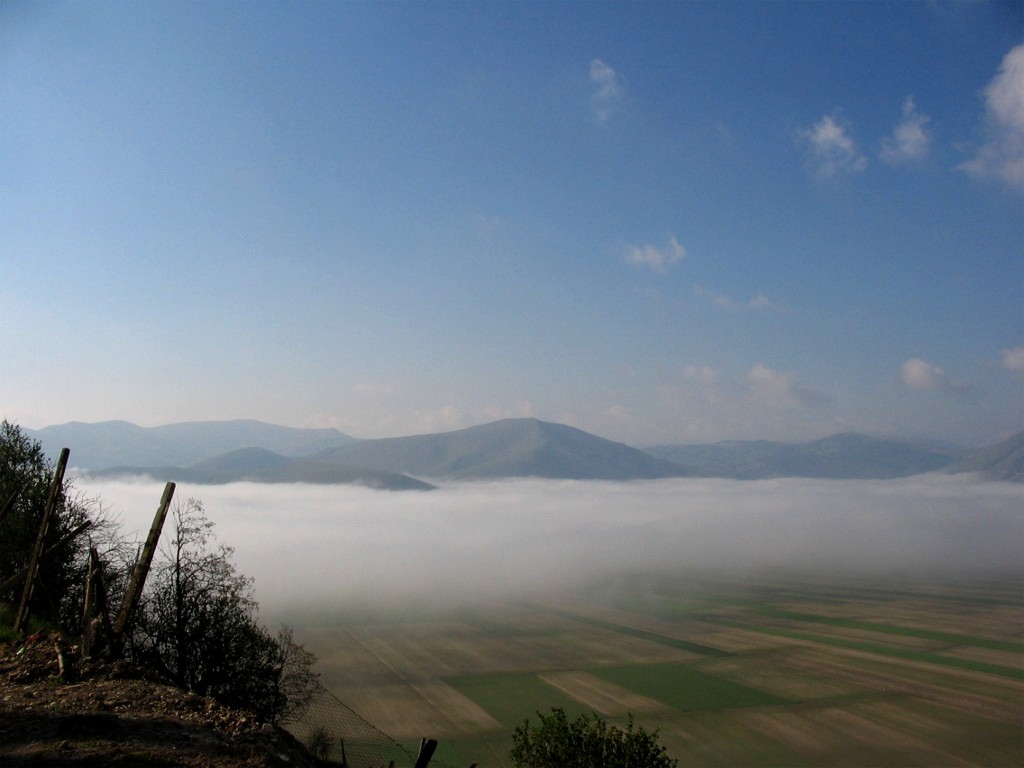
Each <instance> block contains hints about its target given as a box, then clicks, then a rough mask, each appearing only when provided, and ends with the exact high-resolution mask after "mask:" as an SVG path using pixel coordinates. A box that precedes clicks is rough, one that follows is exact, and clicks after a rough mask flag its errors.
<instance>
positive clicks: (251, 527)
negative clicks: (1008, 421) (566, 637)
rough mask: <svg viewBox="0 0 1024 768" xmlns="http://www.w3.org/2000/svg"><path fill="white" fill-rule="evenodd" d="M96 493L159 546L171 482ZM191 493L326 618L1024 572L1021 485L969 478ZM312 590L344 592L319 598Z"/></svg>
mask: <svg viewBox="0 0 1024 768" xmlns="http://www.w3.org/2000/svg"><path fill="white" fill-rule="evenodd" d="M80 488H81V490H83V491H84V492H85V493H86V494H89V495H98V496H99V497H101V498H102V499H103V502H104V506H105V508H106V509H107V511H108V514H110V515H113V516H114V517H115V518H116V519H118V520H120V522H121V523H122V524H123V528H122V533H123V534H124V535H126V536H128V538H129V539H132V538H134V539H135V540H136V541H143V540H144V539H145V536H146V532H147V531H148V529H149V526H150V524H151V522H152V519H153V514H154V512H155V510H156V508H157V506H158V503H159V500H160V498H161V496H162V493H163V484H162V483H155V482H152V481H148V480H146V481H144V480H141V479H135V480H131V481H125V480H105V481H101V480H96V479H90V478H84V479H82V481H81V484H80ZM197 491H198V492H199V493H197ZM190 498H199V499H201V501H200V502H199V503H200V504H201V505H202V507H203V510H204V514H205V515H206V516H207V517H208V519H210V520H211V521H213V522H214V526H215V527H214V530H213V533H214V535H215V537H216V541H217V543H221V544H226V545H229V546H231V547H233V548H234V555H233V557H232V562H233V563H234V564H235V566H236V568H237V570H238V572H239V573H241V574H244V575H246V576H248V577H251V578H252V579H253V580H254V589H255V595H256V599H257V600H258V601H259V603H260V613H261V616H262V617H263V618H265V619H268V618H273V617H274V616H277V617H278V618H281V612H282V611H285V610H288V611H290V612H293V613H296V612H297V613H305V614H307V616H308V614H309V613H311V612H312V613H315V614H317V615H319V616H321V617H325V616H330V615H331V612H332V611H341V612H346V611H351V610H352V609H372V610H382V609H384V610H389V609H393V608H409V607H413V606H415V607H417V608H419V609H424V608H427V609H432V608H451V607H460V606H463V605H472V604H475V603H478V602H481V601H483V602H491V601H493V600H500V599H502V598H509V597H512V596H515V597H517V598H523V597H524V596H529V595H530V594H531V593H534V592H536V591H543V592H550V591H551V590H552V589H573V588H577V587H585V586H589V585H591V584H593V583H595V582H597V581H601V580H604V579H616V578H621V576H622V575H623V574H626V575H630V574H641V573H642V574H649V573H657V572H659V571H661V572H665V573H672V574H674V575H678V574H679V573H680V571H681V570H683V571H686V572H688V573H703V574H709V573H711V574H714V573H717V574H719V575H721V576H725V577H733V578H736V577H739V578H743V577H746V576H749V575H756V574H758V573H761V574H764V573H766V572H769V571H770V572H775V573H785V574H788V575H794V574H801V573H802V574H811V575H816V576H817V577H821V576H822V575H823V574H827V575H828V576H829V577H830V578H835V577H849V576H854V577H864V576H870V577H872V578H876V579H886V578H892V577H900V578H904V579H906V578H913V579H922V578H926V579H929V580H931V581H933V582H934V580H935V579H939V580H940V581H941V580H942V579H954V580H956V579H963V578H978V577H986V578H990V577H997V576H998V577H1001V578H1007V577H1012V578H1014V579H1017V580H1019V578H1020V573H1021V569H1022V560H1021V556H1020V552H1021V546H1020V542H1021V540H1022V539H1024V517H1022V516H1021V514H1020V488H1019V487H1017V486H1016V484H1014V483H984V482H978V481H977V479H976V478H974V477H972V476H969V475H929V476H919V477H910V478H902V479H898V480H855V481H849V480H806V479H798V478H789V479H777V480H753V481H742V480H722V479H714V478H711V479H708V478H702V479H671V480H652V481H646V482H642V483H615V482H603V481H586V482H579V481H571V480H539V479H526V480H502V481H496V482H485V483H456V484H451V485H445V486H442V487H441V488H440V489H438V490H435V491H431V492H429V493H423V492H418V491H405V492H386V491H375V490H372V489H369V488H360V487H356V486H328V485H319V486H318V485H269V486H268V485H261V484H253V483H231V484H229V485H220V486H202V487H197V486H188V485H179V486H178V487H177V489H176V491H175V494H174V500H173V503H172V509H181V508H185V507H187V506H188V504H189V499H190ZM823 498H827V499H828V500H829V502H828V504H824V505H823V504H822V499H823ZM965 509H970V514H969V515H965V514H964V510H965ZM482 510H486V513H485V514H481V511H482ZM624 510H626V511H628V513H626V514H624ZM172 521H173V517H172V518H169V519H168V521H167V522H165V524H164V534H163V537H165V538H164V540H165V541H169V540H170V537H169V536H168V531H170V530H172ZM130 551H132V552H134V549H132V550H130ZM467 574H473V577H472V578H466V575H467ZM311 583H316V584H330V585H331V587H330V589H326V590H319V591H317V590H312V591H311V590H310V589H309V584H311ZM311 592H317V594H311ZM289 620H291V619H289Z"/></svg>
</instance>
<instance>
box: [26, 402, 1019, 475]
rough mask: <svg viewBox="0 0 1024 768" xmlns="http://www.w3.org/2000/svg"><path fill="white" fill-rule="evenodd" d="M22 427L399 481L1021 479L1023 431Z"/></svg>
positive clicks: (178, 471)
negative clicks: (368, 436) (638, 433)
mask: <svg viewBox="0 0 1024 768" xmlns="http://www.w3.org/2000/svg"><path fill="white" fill-rule="evenodd" d="M25 432H26V434H27V435H28V436H29V437H32V438H34V439H36V440H39V441H40V443H41V444H42V446H43V450H44V452H46V453H47V455H49V456H51V457H52V456H55V455H56V454H57V453H58V452H59V451H60V449H61V448H62V447H65V446H67V447H69V448H71V451H72V454H71V464H72V466H75V467H78V468H79V469H80V470H84V471H86V472H87V473H88V474H91V475H94V476H112V475H142V474H144V475H149V476H151V477H153V478H154V479H158V480H176V481H178V482H193V483H227V482H232V481H236V480H249V481H255V482H269V483H274V482H310V483H355V484H361V485H367V486H370V487H373V488H386V489H395V490H400V489H401V490H404V489H429V488H431V487H433V486H431V485H430V484H429V483H427V482H424V480H425V479H426V480H449V481H450V480H481V479H496V478H508V477H544V478H566V479H578V480H591V479H602V480H638V479H654V478H663V477H683V476H688V477H728V478H736V479H757V478H769V477H817V478H861V479H869V478H893V477H905V476H908V475H914V474H920V473H923V472H934V471H940V470H942V471H950V472H976V473H979V474H981V475H982V476H985V477H988V478H991V479H1001V480H1016V481H1018V482H1019V481H1021V480H1022V479H1024V432H1021V433H1019V434H1017V435H1015V436H1014V437H1013V438H1011V439H1010V440H1008V441H1006V442H1004V443H1000V444H999V445H996V446H989V447H986V448H983V449H979V450H977V451H965V450H963V449H956V448H949V447H941V448H939V447H935V446H930V445H923V444H919V443H912V442H907V441H899V440H891V439H881V438H874V437H868V436H865V435H860V434H852V433H847V434H840V435H833V436H831V437H826V438H822V439H820V440H813V441H809V442H804V443H780V442H771V441H765V440H752V441H725V442H720V443H714V444H706V445H660V446H654V447H651V448H647V449H646V450H639V449H637V448H633V447H630V446H628V445H625V444H623V443H618V442H614V441H611V440H606V439H605V438H602V437H598V436H596V435H592V434H589V433H587V432H583V431H582V430H579V429H576V428H574V427H570V426H567V425H564V424H554V423H550V422H544V421H539V420H537V419H505V420H502V421H496V422H492V423H490V424H483V425H480V426H476V427H469V428H467V429H461V430H456V431H453V432H443V433H437V434H427V435H412V436H408V437H394V438H383V439H375V440H358V439H356V438H354V437H351V436H349V435H346V434H344V433H342V432H339V431H337V430H334V429H296V428H291V427H279V426H275V425H271V424H265V423H262V422H258V421H220V422H189V423H183V424H171V425H167V426H163V427H148V428H147V427H139V426H136V425H134V424H130V423H128V422H121V421H117V422H101V423H98V424H83V423H81V422H72V423H70V424H64V425H59V426H53V427H47V428H45V429H41V430H36V431H33V430H25Z"/></svg>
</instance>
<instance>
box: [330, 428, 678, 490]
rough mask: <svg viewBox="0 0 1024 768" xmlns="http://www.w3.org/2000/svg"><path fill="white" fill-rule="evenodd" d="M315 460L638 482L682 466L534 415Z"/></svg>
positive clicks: (371, 443)
mask: <svg viewBox="0 0 1024 768" xmlns="http://www.w3.org/2000/svg"><path fill="white" fill-rule="evenodd" d="M317 458H318V459H319V460H322V461H327V462H334V461H337V462H342V463H344V464H350V465H354V466H360V467H368V468H371V469H380V470H387V471H390V472H400V473H402V474H409V475H413V476H416V477H428V478H439V479H448V480H469V479H474V480H481V479H491V478H501V477H546V478H562V479H572V480H640V479H653V478H660V477H681V476H683V475H685V474H686V471H685V469H684V468H682V467H679V466H676V465H674V464H672V463H671V462H667V461H662V460H660V459H657V458H655V457H653V456H650V455H649V454H647V453H644V452H643V451H640V450H637V449H636V448H631V447H630V446H628V445H625V444H624V443H616V442H613V441H611V440H606V439H605V438H603V437H597V436H596V435H592V434H590V433H588V432H584V431H582V430H579V429H576V428H574V427H569V426H566V425H565V424H553V423H551V422H546V421H539V420H538V419H504V420H502V421H495V422H492V423H490V424H483V425H481V426H476V427H468V428H466V429H460V430H456V431H454V432H443V433H439V434H430V435H414V436H411V437H393V438H384V439H379V440H361V441H359V442H357V443H352V444H350V445H345V446H342V447H340V448H334V449H331V450H329V451H325V452H323V453H321V454H319V455H318V456H317Z"/></svg>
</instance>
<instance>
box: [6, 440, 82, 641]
mask: <svg viewBox="0 0 1024 768" xmlns="http://www.w3.org/2000/svg"><path fill="white" fill-rule="evenodd" d="M70 455H71V451H70V450H69V449H67V448H63V449H61V452H60V459H59V460H58V461H57V468H56V469H55V470H54V471H53V482H51V483H50V495H49V496H48V497H47V499H46V508H45V509H44V510H43V519H42V521H40V523H39V535H38V536H36V543H35V546H34V547H33V548H32V556H31V557H30V558H29V561H28V573H27V574H26V575H25V588H24V589H22V590H21V602H20V603H19V604H18V613H17V614H16V615H15V617H14V633H15V634H19V633H20V632H21V628H22V624H24V623H25V619H27V618H28V601H29V600H30V599H31V598H32V587H33V585H34V584H35V580H36V574H37V573H38V571H39V558H40V557H42V554H43V544H44V543H45V541H46V531H47V530H48V529H49V527H50V516H51V515H52V514H53V509H54V507H56V506H57V499H58V498H59V496H60V491H61V489H62V488H63V487H64V470H65V469H67V466H68V456H70Z"/></svg>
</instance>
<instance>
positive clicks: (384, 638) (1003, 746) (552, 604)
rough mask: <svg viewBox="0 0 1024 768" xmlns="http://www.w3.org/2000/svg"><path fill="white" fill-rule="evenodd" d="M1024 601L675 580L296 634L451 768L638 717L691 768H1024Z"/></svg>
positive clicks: (342, 693) (928, 590)
mask: <svg viewBox="0 0 1024 768" xmlns="http://www.w3.org/2000/svg"><path fill="white" fill-rule="evenodd" d="M1022 607H1024V585H1022V584H1021V583H1018V582H1017V581H1003V582H991V581H990V582H963V583H953V582H949V583H938V582H936V583H926V582H920V581H918V582H906V583H902V582H895V581H889V582H880V581H867V580H863V579H861V580H854V579H850V580H845V581H839V580H835V579H833V580H825V579H820V578H818V579H812V578H807V577H802V578H799V579H797V578H781V577H778V576H774V577H772V578H770V579H769V578H764V577H762V578H757V579H746V580H743V581H739V580H725V579H720V580H709V579H707V578H693V577H684V576H682V575H676V576H670V577H665V576H662V577H658V578H653V577H646V578H641V577H636V578H634V579H632V580H628V581H623V580H621V579H620V580H617V581H616V583H615V585H614V587H612V586H604V587H599V588H593V589H590V590H586V591H581V592H577V593H573V594H565V595H558V596H551V595H548V596H545V598H544V599H542V600H541V599H537V600H533V601H528V602H518V603H515V604H504V605H490V606H487V607H484V608H479V609H475V610H462V611H459V612H452V613H449V614H448V615H444V616H425V615H419V616H416V617H406V618H401V617H391V618H389V619H388V620H386V621H382V620H377V621H370V620H369V619H365V618H364V619H362V620H359V621H338V622H335V623H332V624H330V625H326V626H325V625H322V624H321V625H315V624H312V623H309V624H307V625H306V626H301V625H300V626H298V627H297V635H298V637H299V639H300V640H301V641H302V642H303V643H304V644H305V645H306V646H307V647H308V648H309V649H310V650H312V651H314V652H315V653H316V654H317V655H318V656H319V658H320V662H321V663H320V671H321V672H322V675H323V680H324V683H325V684H326V685H327V687H328V688H329V689H330V690H331V691H332V692H333V693H334V694H335V695H336V696H337V697H338V698H340V699H341V700H342V701H344V702H345V703H346V704H347V705H348V706H350V707H351V708H352V709H353V710H355V711H356V712H358V713H359V715H360V716H361V717H362V718H365V719H366V720H367V721H368V722H369V723H372V724H373V725H374V726H376V727H377V728H380V729H381V730H382V731H383V732H385V733H387V734H388V735H390V736H392V737H394V738H395V739H397V740H399V741H401V742H403V743H404V744H408V745H413V746H414V745H415V744H416V743H418V740H419V738H420V737H422V736H427V737H431V738H436V739H438V740H440V742H441V746H440V749H439V751H438V753H437V756H436V757H435V761H434V763H433V765H439V766H443V765H452V766H457V765H462V766H468V765H469V764H470V762H471V761H478V762H479V764H480V766H481V768H485V767H486V766H497V767H500V766H504V765H507V764H508V763H507V761H506V757H507V753H508V749H509V746H510V743H511V741H510V740H511V733H512V730H513V729H514V728H515V726H516V725H518V724H520V723H521V722H522V721H523V720H524V719H526V718H530V717H535V713H536V712H537V711H538V710H540V711H543V712H547V711H548V710H549V709H550V708H551V707H563V708H564V709H565V710H566V711H567V712H568V713H569V714H570V716H573V715H575V714H577V713H589V712H598V713H599V714H601V715H602V716H603V717H605V718H606V719H608V720H609V721H611V722H613V723H619V724H622V723H624V722H625V718H626V716H627V714H629V713H631V714H632V715H633V716H634V718H635V719H636V721H637V723H638V724H639V725H641V726H643V727H644V728H646V729H648V730H653V729H659V731H660V740H661V742H662V743H663V744H664V745H665V746H666V747H667V748H668V751H669V754H670V755H671V756H673V757H676V758H678V759H679V760H680V764H681V765H684V766H734V765H735V766H741V765H751V766H765V765H769V766H774V765H792V766H803V765H809V766H814V765H853V766H858V765H887V766H935V765H978V766H991V765H1009V766H1014V765H1022V766H1024V640H1022V638H1024V611H1022ZM410 748H413V747H412V746H411V747H410Z"/></svg>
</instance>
